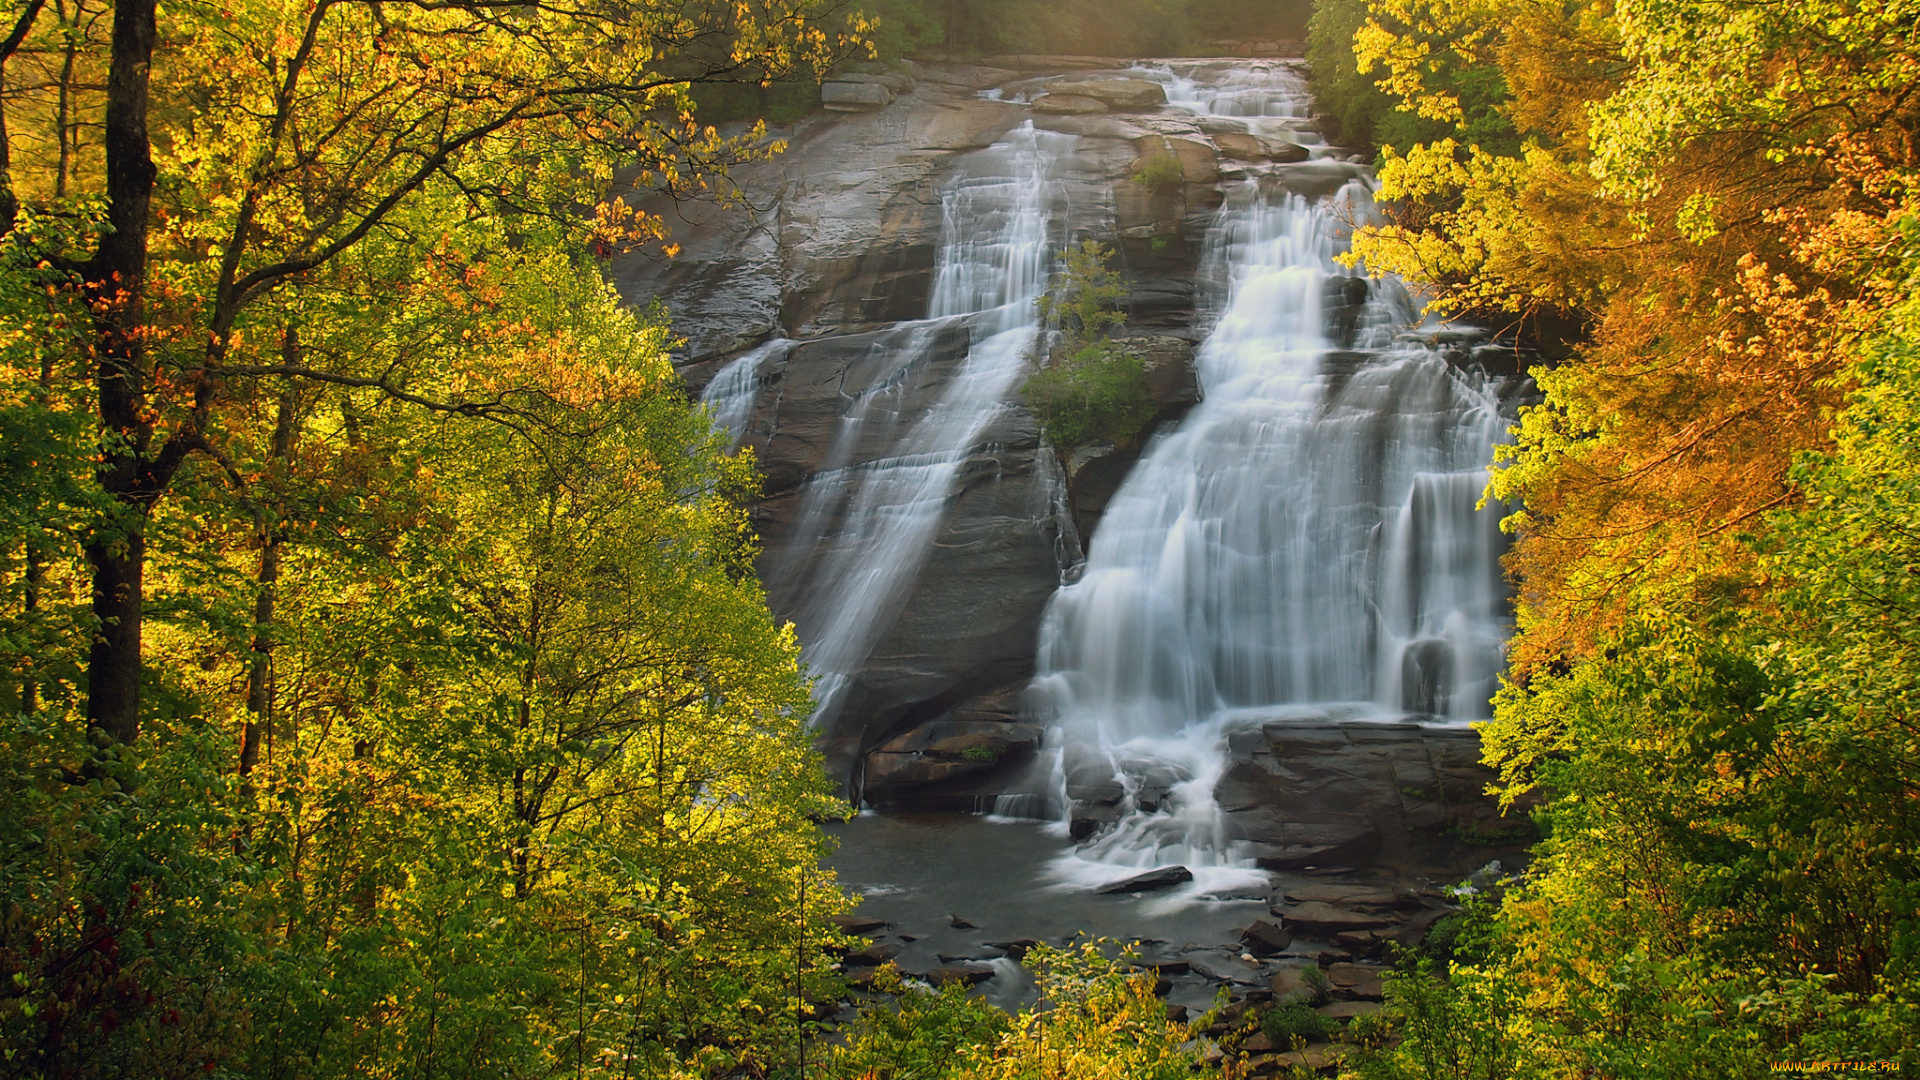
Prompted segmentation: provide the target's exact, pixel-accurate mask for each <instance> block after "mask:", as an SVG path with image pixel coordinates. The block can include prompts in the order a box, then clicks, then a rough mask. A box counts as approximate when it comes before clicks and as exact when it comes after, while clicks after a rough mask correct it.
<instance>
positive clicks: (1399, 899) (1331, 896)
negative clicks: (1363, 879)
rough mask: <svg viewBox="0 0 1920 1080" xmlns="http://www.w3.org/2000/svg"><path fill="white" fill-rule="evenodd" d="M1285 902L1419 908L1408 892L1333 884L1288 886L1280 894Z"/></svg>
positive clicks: (1361, 906)
mask: <svg viewBox="0 0 1920 1080" xmlns="http://www.w3.org/2000/svg"><path fill="white" fill-rule="evenodd" d="M1283 895H1284V896H1285V897H1286V899H1287V900H1289V901H1292V902H1293V903H1296V904H1305V903H1310V902H1318V903H1322V904H1336V905H1339V906H1341V907H1357V908H1387V909H1394V908H1400V909H1413V908H1418V907H1420V898H1419V897H1417V896H1414V895H1412V894H1411V893H1403V892H1398V891H1396V890H1393V889H1382V888H1377V887H1374V886H1369V885H1344V884H1339V883H1336V882H1328V883H1324V884H1323V883H1320V882H1311V883H1307V884H1302V885H1290V886H1288V887H1287V889H1286V890H1285V892H1284V894H1283Z"/></svg>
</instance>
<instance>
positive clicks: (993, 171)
mask: <svg viewBox="0 0 1920 1080" xmlns="http://www.w3.org/2000/svg"><path fill="white" fill-rule="evenodd" d="M1074 141H1075V140H1074V137H1072V136H1068V135H1060V134H1055V133H1051V132H1043V131H1036V130H1035V129H1034V127H1033V125H1031V124H1023V125H1021V126H1020V127H1018V128H1016V129H1014V130H1013V131H1012V132H1010V133H1009V134H1008V135H1007V136H1006V137H1005V138H1004V139H1002V140H1001V141H1000V142H998V143H996V144H995V145H994V146H992V147H990V148H988V149H986V150H982V151H979V152H976V153H974V154H972V155H969V157H968V158H967V160H966V162H965V164H964V166H963V169H962V171H961V174H960V175H959V176H958V177H957V178H956V179H955V180H954V181H953V183H951V184H950V185H949V186H948V187H947V189H946V190H945V192H944V193H943V195H942V204H941V215H942V221H941V234H940V240H939V245H938V249H937V254H936V258H935V268H934V281H933V292H932V296H931V299H930V303H929V305H928V307H929V310H928V318H927V319H926V320H924V321H921V322H914V323H906V324H902V325H901V326H899V327H897V328H896V329H894V330H892V331H890V332H888V333H887V334H885V335H882V336H881V337H880V338H879V339H878V340H877V341H876V342H875V344H874V345H873V346H872V348H871V355H870V356H869V357H868V358H867V360H866V361H865V362H863V363H862V364H861V365H859V366H860V368H861V370H862V371H863V372H865V373H867V377H864V378H863V379H862V381H861V384H860V385H857V386H856V385H852V383H851V381H849V384H848V385H847V386H846V387H845V388H844V389H843V391H842V397H843V399H844V402H845V407H844V411H843V413H842V414H841V418H840V422H839V426H838V428H837V429H836V432H835V437H834V443H833V445H832V447H831V448H830V449H829V450H828V452H827V456H826V460H825V461H824V463H823V464H822V466H821V468H820V469H819V470H817V471H816V472H815V473H814V475H812V476H811V477H810V478H809V479H808V480H807V482H806V485H805V488H804V490H803V491H802V493H801V504H800V510H799V517H798V520H797V524H796V527H795V529H794V533H793V538H792V540H791V541H790V542H789V544H788V545H787V549H786V554H785V556H784V557H783V558H782V560H781V562H780V564H779V565H778V566H776V567H774V568H773V572H772V574H771V575H770V576H771V578H772V579H773V580H774V581H777V582H780V583H781V587H782V588H783V589H784V590H785V591H787V592H788V593H789V595H793V596H797V597H799V598H800V599H799V601H798V602H797V603H796V604H794V605H792V608H791V610H792V611H793V613H794V621H795V623H796V624H797V625H798V627H799V630H800V636H801V640H802V642H804V646H803V651H802V654H801V655H802V659H803V660H805V662H806V663H807V665H808V668H809V669H810V670H811V672H812V674H813V675H814V678H815V685H814V697H815V699H816V701H817V702H818V704H819V708H818V709H817V710H816V713H815V723H816V724H818V723H822V722H824V721H825V720H827V719H829V718H831V717H832V716H833V715H834V713H835V712H836V711H837V710H838V708H839V707H840V705H841V703H842V700H843V695H844V693H845V691H846V689H847V687H848V684H849V682H850V681H851V679H852V678H853V676H854V675H855V674H856V673H857V672H858V671H859V670H860V668H861V667H862V665H864V664H865V662H866V661H867V658H868V657H869V655H870V654H871V653H872V651H873V648H874V645H875V643H876V642H877V641H878V640H879V638H880V636H881V635H882V634H883V633H885V631H886V629H887V628H888V626H890V625H891V624H892V622H893V620H894V618H895V617H896V616H897V615H898V613H899V611H900V608H901V606H902V605H903V604H904V603H905V601H906V597H907V595H908V594H909V593H910V591H911V587H912V584H913V580H914V578H915V576H916V575H917V573H918V571H919V569H920V566H921V564H922V563H923V562H924V561H925V558H926V555H927V551H928V549H929V547H930V546H931V545H932V543H933V540H934V538H935V536H936V535H937V533H938V530H939V528H940V524H941V520H942V518H943V516H944V513H945V510H946V507H947V503H948V500H949V499H950V497H951V496H952V494H953V491H954V488H955V485H956V482H957V479H958V476H959V473H960V469H961V467H962V465H964V464H965V462H966V460H967V459H968V457H969V456H970V455H971V454H972V453H973V452H974V451H975V450H976V449H977V448H978V447H977V443H978V442H979V440H980V438H981V436H982V434H983V433H984V432H985V431H986V430H987V428H988V427H989V426H990V425H991V423H992V422H993V420H994V419H995V417H997V416H998V415H999V414H1000V412H1001V411H1002V410H1004V409H1006V408H1009V407H1011V401H1012V399H1013V396H1014V394H1015V392H1016V391H1017V389H1018V385H1019V382H1020V377H1021V375H1022V373H1023V372H1024V371H1025V370H1026V365H1027V360H1028V357H1029V355H1030V354H1031V352H1032V349H1033V345H1034V340H1035V335H1036V334H1037V332H1038V331H1039V328H1040V320H1039V314H1038V311H1037V308H1036V306H1035V304H1034V301H1035V299H1036V298H1038V297H1039V295H1040V294H1041V292H1042V291H1044V290H1045V288H1046V284H1047V278H1048V274H1049V271H1050V269H1051V266H1052V253H1051V243H1050V237H1049V224H1050V221H1051V217H1052V206H1053V202H1054V187H1055V184H1054V182H1053V178H1052V174H1051V170H1052V164H1053V163H1054V162H1056V161H1059V160H1061V159H1062V158H1064V157H1065V156H1066V155H1067V154H1068V153H1069V152H1070V150H1071V147H1072V144H1073V143H1074ZM955 322H960V323H963V324H964V325H965V328H966V331H967V333H968V335H969V338H970V341H971V345H970V347H969V349H968V352H967V356H966V359H965V361H964V362H963V363H962V365H961V366H960V368H959V370H958V371H957V372H956V373H955V375H954V376H953V377H952V379H951V381H950V383H949V385H948V387H947V389H946V391H945V392H944V393H943V394H942V396H941V397H940V399H939V400H938V402H936V403H935V404H934V405H933V407H932V408H930V409H925V410H923V411H920V412H918V413H917V414H916V413H915V412H914V411H912V410H910V409H909V408H907V406H906V403H905V401H904V395H903V392H902V387H903V386H904V385H905V384H906V383H907V381H908V380H907V378H906V376H907V375H908V373H909V372H910V371H911V370H912V369H913V368H915V367H916V366H918V365H923V364H926V363H929V362H931V359H932V357H933V350H934V347H935V345H936V343H937V342H938V340H939V339H940V337H941V335H942V332H943V331H944V330H947V329H950V328H951V327H952V325H953V324H954V323H955ZM741 362H742V363H744V362H745V361H744V358H743V360H742V361H741ZM716 381H717V380H716ZM723 408H724V407H722V406H718V405H716V410H717V411H722V410H723ZM896 433H897V434H896ZM876 438H880V439H883V440H886V441H888V442H890V443H891V447H892V448H891V450H890V451H889V452H888V453H887V454H886V455H885V456H883V457H880V458H878V459H875V460H863V461H857V462H856V461H855V460H854V458H853V453H854V450H855V448H856V447H858V446H860V445H862V444H867V445H871V444H872V442H873V441H874V440H875V439H876Z"/></svg>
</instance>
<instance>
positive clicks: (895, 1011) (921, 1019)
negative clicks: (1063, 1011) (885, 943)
mask: <svg viewBox="0 0 1920 1080" xmlns="http://www.w3.org/2000/svg"><path fill="white" fill-rule="evenodd" d="M873 988H874V989H875V990H876V991H878V992H880V993H884V994H891V995H894V1000H893V1001H891V1002H888V1001H881V1002H876V1003H875V1004H872V1005H869V1006H868V1007H866V1008H865V1009H862V1010H861V1012H860V1018H859V1020H857V1021H855V1022H854V1023H853V1024H852V1025H851V1026H850V1027H849V1028H848V1030H847V1038H846V1041H845V1042H844V1043H843V1044H842V1045H840V1046H839V1047H836V1048H835V1049H834V1051H833V1053H832V1056H831V1057H830V1058H829V1060H828V1061H827V1062H826V1064H825V1069H826V1072H827V1075H830V1076H834V1077H844V1078H847V1080H854V1078H858V1077H864V1076H887V1077H891V1078H893V1080H937V1078H940V1077H947V1076H954V1075H956V1073H957V1065H958V1063H959V1062H960V1061H961V1060H962V1059H963V1058H964V1057H965V1056H966V1055H967V1054H968V1053H970V1052H975V1051H977V1050H978V1049H979V1048H981V1047H986V1046H992V1045H993V1044H994V1043H995V1042H997V1041H998V1040H999V1039H1000V1037H1001V1036H1002V1035H1004V1034H1005V1033H1006V1032H1007V1031H1008V1030H1010V1029H1011V1028H1012V1026H1013V1018H1012V1017H1011V1016H1008V1015H1007V1014H1006V1013H1004V1012H1002V1011H1000V1010H999V1009H996V1008H994V1007H993V1006H992V1005H989V1004H987V1003H986V1001H984V1000H983V999H981V998H980V997H978V996H976V995H974V994H971V993H969V992H968V990H967V987H966V986H965V984H963V983H959V982H953V983H948V984H947V985H946V986H944V987H942V988H940V989H938V990H931V989H927V988H924V987H918V986H915V987H908V986H906V985H905V984H903V983H902V982H901V979H900V972H899V969H898V968H896V967H895V966H894V965H892V964H887V965H885V966H883V967H882V968H881V969H880V970H879V971H878V972H876V974H875V978H874V982H873Z"/></svg>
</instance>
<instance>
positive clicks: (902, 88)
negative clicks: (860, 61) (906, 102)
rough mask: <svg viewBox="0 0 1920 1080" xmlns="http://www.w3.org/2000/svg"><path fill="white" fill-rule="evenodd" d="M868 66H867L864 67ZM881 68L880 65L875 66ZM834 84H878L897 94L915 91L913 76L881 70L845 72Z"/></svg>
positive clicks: (834, 79) (836, 77)
mask: <svg viewBox="0 0 1920 1080" xmlns="http://www.w3.org/2000/svg"><path fill="white" fill-rule="evenodd" d="M862 66H866V65H862ZM873 66H874V67H876V68H877V67H880V65H877V64H876V65H873ZM832 81H834V82H850V83H878V84H880V85H881V86H884V87H886V88H887V89H889V90H891V91H893V92H894V93H896V94H905V93H910V92H911V91H912V90H913V76H911V75H903V74H900V73H899V72H894V71H887V70H885V69H881V70H878V71H843V72H841V73H839V74H837V75H835V76H834V77H833V80H832Z"/></svg>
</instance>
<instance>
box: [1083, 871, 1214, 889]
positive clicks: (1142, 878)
mask: <svg viewBox="0 0 1920 1080" xmlns="http://www.w3.org/2000/svg"><path fill="white" fill-rule="evenodd" d="M1192 880H1193V871H1191V870H1189V869H1187V868H1186V867H1184V866H1163V867H1161V868H1160V869H1158V870H1149V871H1147V872H1146V873H1144V874H1139V875H1136V876H1134V877H1130V878H1127V879H1125V880H1124V881H1116V882H1114V883H1113V884H1111V885H1102V886H1100V887H1099V888H1097V889H1095V890H1093V891H1094V892H1095V893H1097V894H1099V895H1101V896H1110V895H1113V894H1116V893H1136V892H1154V891H1156V890H1159V889H1171V888H1173V887H1174V886H1175V885H1180V884H1184V883H1186V882H1189V881H1192Z"/></svg>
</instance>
